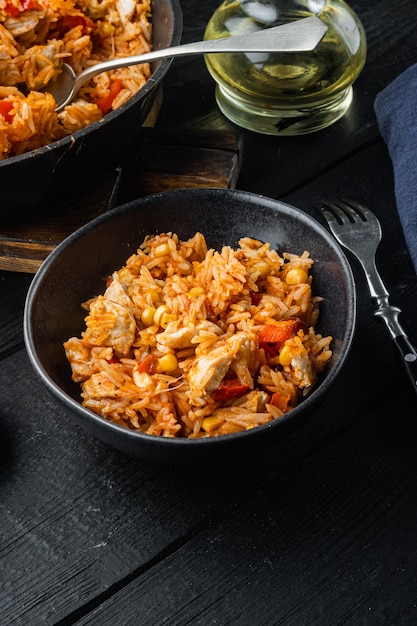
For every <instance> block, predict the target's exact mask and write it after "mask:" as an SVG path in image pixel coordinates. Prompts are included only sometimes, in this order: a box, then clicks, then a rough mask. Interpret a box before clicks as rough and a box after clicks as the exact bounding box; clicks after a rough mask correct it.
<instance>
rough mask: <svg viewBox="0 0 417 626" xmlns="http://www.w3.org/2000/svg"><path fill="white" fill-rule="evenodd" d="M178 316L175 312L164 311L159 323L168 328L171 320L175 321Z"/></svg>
mask: <svg viewBox="0 0 417 626" xmlns="http://www.w3.org/2000/svg"><path fill="white" fill-rule="evenodd" d="M176 319H177V316H176V315H174V314H173V313H162V315H161V319H160V321H159V325H160V327H161V328H166V327H167V326H168V324H169V323H170V322H175V320H176Z"/></svg>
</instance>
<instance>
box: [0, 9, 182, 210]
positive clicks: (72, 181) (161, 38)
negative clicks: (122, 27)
mask: <svg viewBox="0 0 417 626" xmlns="http://www.w3.org/2000/svg"><path fill="white" fill-rule="evenodd" d="M152 23H153V47H154V48H155V49H159V48H167V47H168V46H173V45H177V44H178V43H179V42H180V39H181V35H182V11H181V7H180V4H179V2H178V0H154V3H153V12H152ZM171 62H172V59H164V60H162V61H159V62H156V63H155V64H154V67H153V70H154V71H153V74H152V77H151V78H150V79H149V80H148V82H147V84H146V85H145V86H144V87H143V88H142V89H141V90H140V91H139V92H138V93H137V94H135V96H133V97H132V98H131V99H130V100H129V101H128V102H126V103H125V104H124V105H123V106H121V107H120V108H119V109H117V110H116V111H113V112H111V113H109V114H108V115H106V116H105V117H104V118H103V119H102V120H99V121H98V122H95V123H94V124H91V125H90V126H88V127H87V128H84V129H83V130H80V131H78V132H76V133H74V134H73V135H71V136H69V137H65V138H64V139H60V140H59V141H55V142H54V143H52V144H50V145H48V146H44V147H42V148H38V149H37V150H32V151H31V152H28V153H26V154H23V155H20V156H16V157H12V158H9V159H6V160H4V161H0V216H1V217H2V218H3V217H7V216H15V215H16V213H31V212H33V211H35V210H37V209H39V208H45V207H47V206H50V205H51V204H52V203H54V202H60V203H62V201H63V200H64V199H68V198H70V197H71V196H73V195H75V193H76V191H77V190H78V189H79V187H80V185H83V184H84V183H85V182H86V181H87V180H88V179H89V178H90V177H91V176H92V175H94V172H97V171H99V170H100V168H103V167H105V166H106V165H110V164H111V163H116V160H117V159H118V157H120V155H121V154H122V152H123V150H124V149H125V148H126V146H127V145H128V144H129V143H130V142H131V141H132V137H134V135H135V134H136V133H137V132H138V131H139V129H140V127H141V125H142V123H143V122H144V120H145V118H146V116H147V114H148V113H149V111H150V109H151V107H152V104H153V102H154V99H155V96H156V94H157V91H158V88H159V86H160V84H161V82H162V79H163V77H164V76H165V74H166V73H167V71H168V69H169V66H170V65H171Z"/></svg>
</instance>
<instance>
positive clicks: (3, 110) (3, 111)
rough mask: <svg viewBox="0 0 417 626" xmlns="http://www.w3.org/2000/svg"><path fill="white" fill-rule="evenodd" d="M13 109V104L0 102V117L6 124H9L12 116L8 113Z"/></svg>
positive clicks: (6, 101)
mask: <svg viewBox="0 0 417 626" xmlns="http://www.w3.org/2000/svg"><path fill="white" fill-rule="evenodd" d="M12 109H13V102H11V101H10V100H7V99H6V98H5V99H4V100H0V115H2V116H3V117H4V119H5V121H6V122H11V121H12V119H13V115H10V111H11V110H12Z"/></svg>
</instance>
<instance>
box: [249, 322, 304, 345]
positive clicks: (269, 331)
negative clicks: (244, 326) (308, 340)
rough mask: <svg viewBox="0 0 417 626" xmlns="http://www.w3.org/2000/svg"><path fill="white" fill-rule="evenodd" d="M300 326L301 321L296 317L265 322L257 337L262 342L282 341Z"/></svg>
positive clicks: (292, 334)
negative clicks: (271, 322)
mask: <svg viewBox="0 0 417 626" xmlns="http://www.w3.org/2000/svg"><path fill="white" fill-rule="evenodd" d="M301 327H302V322H301V320H299V319H298V318H291V319H289V320H281V321H279V322H276V324H266V325H265V326H264V327H263V328H261V330H260V331H259V333H258V339H259V341H261V342H263V343H282V342H284V341H287V339H290V338H291V337H293V336H294V335H295V334H296V333H297V331H298V330H299V329H300V328H301Z"/></svg>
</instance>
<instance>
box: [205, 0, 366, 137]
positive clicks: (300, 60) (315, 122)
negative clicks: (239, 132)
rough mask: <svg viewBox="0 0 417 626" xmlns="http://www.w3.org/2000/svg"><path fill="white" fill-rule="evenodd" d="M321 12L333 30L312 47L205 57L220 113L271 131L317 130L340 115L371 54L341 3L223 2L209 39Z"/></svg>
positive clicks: (307, 0)
mask: <svg viewBox="0 0 417 626" xmlns="http://www.w3.org/2000/svg"><path fill="white" fill-rule="evenodd" d="M311 15H316V16H317V17H318V18H320V19H321V20H322V21H323V22H324V23H325V24H326V25H327V27H328V30H327V32H326V34H325V36H324V38H323V39H322V41H321V42H320V43H319V44H318V46H317V47H316V48H315V50H313V51H310V52H284V53H254V52H251V53H227V54H221V53H216V54H207V55H206V56H205V61H206V65H207V68H208V70H209V72H210V74H211V75H212V77H213V78H214V80H215V81H216V83H217V86H216V100H217V103H218V106H219V108H220V110H221V111H222V112H223V113H224V115H225V116H226V117H228V118H229V119H230V120H231V121H233V122H235V123H236V124H238V125H240V126H242V127H244V128H248V129H250V130H254V131H257V132H261V133H266V134H271V135H297V134H302V133H308V132H313V131H316V130H319V129H321V128H324V127H326V126H329V125H330V124H332V123H333V122H335V121H336V120H338V119H340V117H342V115H344V114H345V112H346V111H347V109H348V108H349V106H350V104H351V101H352V93H353V92H352V84H353V82H354V81H355V79H356V78H357V76H358V75H359V73H360V71H361V70H362V68H363V66H364V63H365V59H366V36H365V32H364V29H363V26H362V24H361V22H360V20H359V18H358V16H357V15H356V14H355V13H354V12H353V10H352V9H351V8H350V7H349V6H348V5H347V4H346V3H345V2H343V0H225V1H224V2H223V3H222V4H221V5H220V6H219V8H218V9H217V10H216V11H215V13H214V14H213V16H212V18H211V19H210V21H209V23H208V25H207V28H206V31H205V35H204V38H205V39H218V38H220V37H226V36H230V35H242V34H245V33H252V32H254V31H258V30H262V29H265V28H270V27H272V26H278V25H280V24H283V23H286V22H289V21H293V20H297V19H300V18H303V17H308V16H311Z"/></svg>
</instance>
